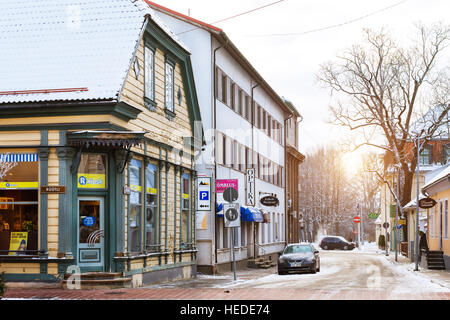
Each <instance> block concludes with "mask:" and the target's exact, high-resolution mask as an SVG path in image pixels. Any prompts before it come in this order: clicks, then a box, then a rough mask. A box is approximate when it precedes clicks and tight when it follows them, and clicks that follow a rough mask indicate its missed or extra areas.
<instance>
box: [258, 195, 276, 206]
mask: <svg viewBox="0 0 450 320" xmlns="http://www.w3.org/2000/svg"><path fill="white" fill-rule="evenodd" d="M259 202H261V204H262V205H263V206H267V207H276V206H278V205H279V204H280V200H278V198H277V197H276V196H265V197H263V198H261V200H259Z"/></svg>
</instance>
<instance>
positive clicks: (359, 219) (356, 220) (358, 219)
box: [353, 216, 361, 223]
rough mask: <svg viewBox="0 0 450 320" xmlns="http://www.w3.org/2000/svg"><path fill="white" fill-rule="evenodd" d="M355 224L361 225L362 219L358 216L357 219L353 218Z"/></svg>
mask: <svg viewBox="0 0 450 320" xmlns="http://www.w3.org/2000/svg"><path fill="white" fill-rule="evenodd" d="M353 222H354V223H360V222H361V218H360V217H358V216H356V217H354V218H353Z"/></svg>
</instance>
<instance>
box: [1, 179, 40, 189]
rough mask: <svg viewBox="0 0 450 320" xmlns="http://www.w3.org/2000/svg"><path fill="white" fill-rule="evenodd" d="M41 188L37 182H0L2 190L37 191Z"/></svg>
mask: <svg viewBox="0 0 450 320" xmlns="http://www.w3.org/2000/svg"><path fill="white" fill-rule="evenodd" d="M38 187H39V183H38V182H37V181H36V182H0V189H35V188H38Z"/></svg>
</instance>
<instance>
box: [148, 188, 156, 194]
mask: <svg viewBox="0 0 450 320" xmlns="http://www.w3.org/2000/svg"><path fill="white" fill-rule="evenodd" d="M147 193H150V194H157V193H158V191H157V190H156V188H147Z"/></svg>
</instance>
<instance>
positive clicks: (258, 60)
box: [154, 0, 450, 153]
mask: <svg viewBox="0 0 450 320" xmlns="http://www.w3.org/2000/svg"><path fill="white" fill-rule="evenodd" d="M154 1H155V2H157V3H159V4H160V5H163V6H165V7H168V8H170V9H173V10H175V11H178V12H180V13H183V14H186V15H188V14H190V16H191V17H193V18H196V19H199V20H201V21H204V22H207V23H214V22H216V21H219V20H222V19H226V18H229V17H233V16H236V15H239V14H241V13H244V12H247V11H250V10H253V9H255V8H258V7H262V6H265V5H269V4H272V3H274V2H277V0H245V1H244V0H226V1H219V0H188V1H187V0H154ZM449 13H450V0H427V1H424V0H378V1H369V0H339V1H337V0H308V1H307V0H284V1H281V2H279V3H276V4H273V5H270V6H267V7H266V8H263V9H260V10H257V11H254V12H251V13H248V14H244V15H241V16H238V17H235V18H233V19H229V20H226V21H223V22H219V23H215V24H214V25H215V26H217V27H219V28H222V29H223V30H224V31H225V33H226V34H227V35H228V36H229V37H230V39H231V41H233V43H234V44H235V45H236V46H237V47H238V48H239V50H240V51H241V52H242V53H243V54H244V55H245V56H246V58H247V59H248V60H249V61H250V63H251V64H252V65H253V66H254V67H255V68H256V70H258V72H259V73H260V74H261V75H262V76H263V77H264V78H265V80H266V81H267V82H268V83H269V84H270V86H271V87H272V88H273V89H274V90H275V91H276V92H277V93H278V94H279V95H280V96H282V97H285V98H286V99H288V100H290V101H292V102H293V103H294V105H295V106H296V107H297V109H298V110H299V112H300V113H301V114H302V116H303V118H304V120H303V122H302V123H300V148H299V149H300V151H301V152H303V153H308V152H310V151H311V150H312V149H313V148H314V147H315V146H319V145H326V144H329V143H334V142H336V141H337V142H339V140H341V139H342V137H343V136H345V135H346V134H348V132H346V131H344V130H343V129H342V128H338V127H336V126H333V125H330V124H327V120H328V119H329V111H328V106H329V104H330V95H329V91H328V90H326V89H322V88H320V86H319V85H318V84H317V83H316V80H315V75H316V74H317V73H318V70H319V66H320V64H322V63H324V62H327V61H330V60H335V57H336V56H337V54H339V53H340V52H342V51H343V50H344V49H346V48H349V47H350V46H351V45H353V44H355V43H357V42H360V41H361V40H362V39H363V38H362V37H363V34H362V30H363V28H372V29H374V30H380V29H381V27H387V28H388V30H390V31H391V32H392V34H393V35H394V36H395V37H396V38H398V39H400V40H402V41H403V40H407V39H408V37H409V36H410V35H411V33H412V31H413V29H414V23H416V22H422V23H424V24H427V25H428V24H431V23H435V22H446V23H449V22H450V19H449ZM449 56H450V55H449V54H448V52H447V57H449ZM447 61H449V63H450V59H448V60H447Z"/></svg>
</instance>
